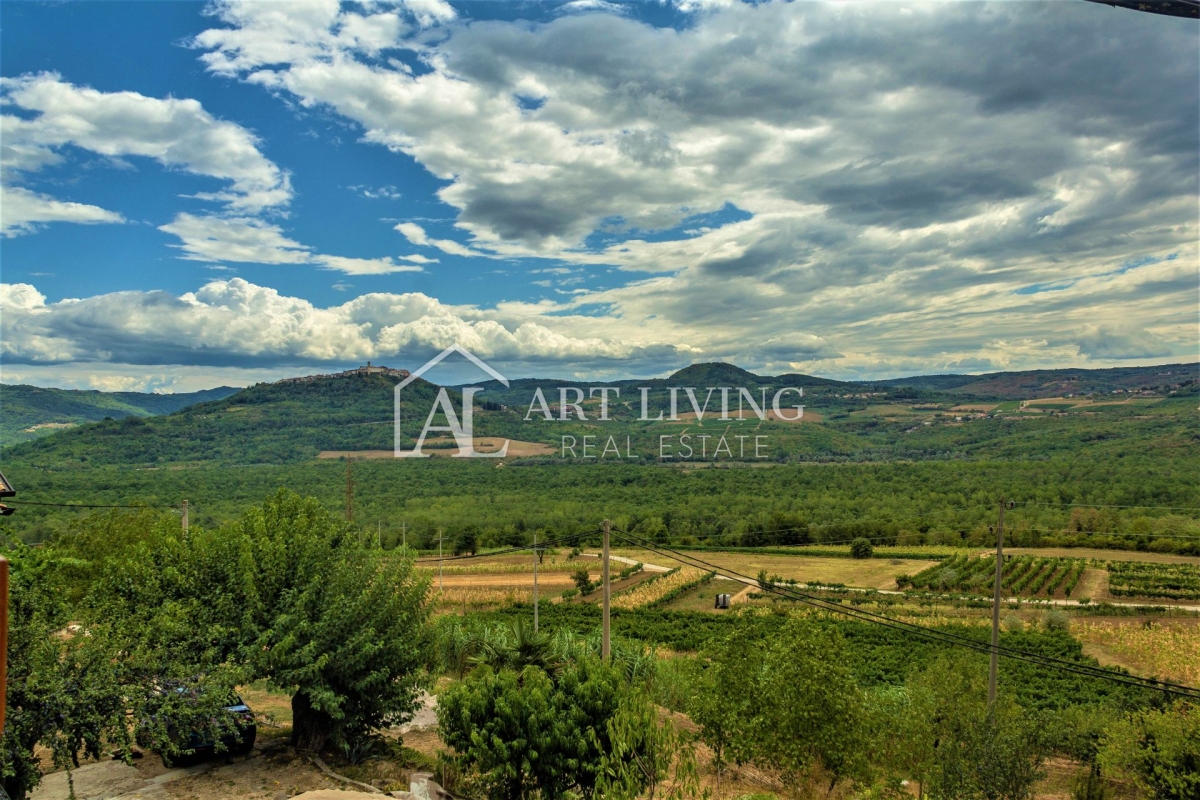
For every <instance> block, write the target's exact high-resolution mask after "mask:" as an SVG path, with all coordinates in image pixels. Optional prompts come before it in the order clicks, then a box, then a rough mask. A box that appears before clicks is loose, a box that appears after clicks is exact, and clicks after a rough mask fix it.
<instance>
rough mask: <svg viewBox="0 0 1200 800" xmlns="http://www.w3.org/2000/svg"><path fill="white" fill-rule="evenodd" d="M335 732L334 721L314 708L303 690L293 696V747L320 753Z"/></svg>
mask: <svg viewBox="0 0 1200 800" xmlns="http://www.w3.org/2000/svg"><path fill="white" fill-rule="evenodd" d="M332 732H333V719H332V718H331V717H330V716H329V715H328V714H326V713H325V712H324V711H321V710H319V709H316V708H313V705H312V701H311V700H310V699H309V697H308V695H307V694H305V693H304V691H303V690H301V691H298V692H296V693H295V694H294V695H292V747H295V748H296V749H297V750H311V751H312V752H314V753H319V752H321V751H322V750H324V749H325V743H326V742H327V741H329V735H330V733H332Z"/></svg>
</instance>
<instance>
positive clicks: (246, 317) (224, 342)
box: [0, 278, 691, 368]
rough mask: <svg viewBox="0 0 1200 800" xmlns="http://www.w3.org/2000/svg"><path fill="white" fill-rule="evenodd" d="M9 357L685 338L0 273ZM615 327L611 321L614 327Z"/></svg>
mask: <svg viewBox="0 0 1200 800" xmlns="http://www.w3.org/2000/svg"><path fill="white" fill-rule="evenodd" d="M0 308H3V311H4V313H3V316H2V317H0V325H2V326H3V327H2V328H0V333H2V336H0V348H2V349H0V353H2V354H3V355H4V360H5V363H6V365H7V364H13V363H16V364H32V365H37V364H53V363H60V362H75V363H79V362H89V361H100V362H110V363H122V364H146V365H162V364H177V365H204V364H220V365H225V366H231V365H240V366H247V365H257V366H261V367H264V368H271V367H277V366H278V365H280V364H285V363H292V364H302V363H304V364H319V363H330V362H332V363H342V362H362V361H365V360H368V359H371V360H375V361H379V360H381V359H386V358H391V359H393V360H396V359H400V360H401V361H402V362H403V363H408V364H416V363H419V361H418V359H421V358H425V357H428V355H429V354H431V353H434V352H437V351H440V350H442V349H444V348H445V347H448V346H449V345H451V344H454V343H458V344H460V345H462V346H464V347H466V348H467V349H469V350H471V351H472V352H474V353H476V354H477V355H479V356H480V357H483V358H493V359H498V360H500V361H505V362H534V363H548V362H555V363H561V362H569V363H574V364H582V365H586V364H598V363H604V362H621V361H625V360H629V359H633V360H637V359H641V358H648V359H651V360H653V359H665V360H669V361H672V362H677V361H678V360H679V359H681V358H683V357H685V355H686V354H689V353H690V352H691V350H690V349H689V348H688V347H686V346H676V345H672V344H670V343H662V342H654V341H650V340H645V339H640V338H638V339H634V338H614V337H612V336H611V335H609V336H600V335H596V336H587V335H578V334H577V333H575V332H574V331H575V326H573V325H572V317H571V316H570V315H565V316H562V317H551V316H549V315H547V316H544V317H541V318H539V319H532V318H530V317H529V315H528V314H527V313H526V314H524V315H523V314H522V313H521V312H520V311H516V310H514V311H512V312H511V313H508V314H504V313H501V312H497V311H486V310H481V309H478V308H475V307H469V306H461V307H459V306H448V305H445V304H443V303H441V302H439V301H438V300H436V299H434V298H431V297H428V296H426V295H424V294H421V293H415V292H414V293H406V294H383V293H377V294H365V295H361V296H359V297H356V298H354V299H352V300H349V301H348V302H346V303H343V304H341V305H335V306H330V307H328V308H321V307H318V306H315V305H313V304H312V303H310V302H308V301H307V300H303V299H301V298H296V297H288V296H286V295H283V294H281V293H280V292H278V291H277V290H275V289H271V288H268V287H264V286H257V285H255V284H252V283H249V282H247V281H245V280H243V279H241V278H234V279H231V280H227V281H220V280H219V281H213V282H211V283H208V284H206V285H204V286H203V287H201V288H200V289H199V290H197V291H195V292H188V293H186V294H183V295H180V296H173V295H170V294H167V293H165V292H115V293H112V294H106V295H99V296H95V297H90V298H86V299H82V300H63V301H60V302H53V303H47V302H46V298H45V297H44V295H42V294H41V293H40V292H39V291H38V290H37V289H36V288H34V287H33V286H31V285H28V284H10V285H0ZM609 333H610V334H611V333H612V331H610V332H609Z"/></svg>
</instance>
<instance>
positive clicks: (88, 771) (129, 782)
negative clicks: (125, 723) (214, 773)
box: [30, 761, 219, 800]
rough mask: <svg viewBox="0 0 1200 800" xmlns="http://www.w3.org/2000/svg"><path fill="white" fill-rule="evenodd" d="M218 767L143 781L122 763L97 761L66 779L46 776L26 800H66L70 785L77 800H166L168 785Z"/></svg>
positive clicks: (59, 774)
mask: <svg viewBox="0 0 1200 800" xmlns="http://www.w3.org/2000/svg"><path fill="white" fill-rule="evenodd" d="M218 766H219V764H218V763H216V762H214V763H211V764H200V765H198V766H194V767H186V768H183V769H172V770H168V771H166V772H164V773H162V774H161V775H156V776H155V777H153V778H149V779H147V778H145V777H144V776H143V775H142V773H140V772H138V770H137V768H136V767H131V766H130V765H128V764H126V763H125V762H123V761H98V762H96V763H95V764H84V765H83V766H82V767H80V768H79V769H76V770H72V771H71V775H70V778H68V776H67V773H66V772H54V773H51V774H50V775H47V776H46V777H44V778H42V782H41V784H40V785H39V786H38V787H37V788H36V789H34V790H33V793H32V794H31V795H30V800H67V798H69V797H70V793H71V790H70V782H73V783H74V785H75V797H76V798H77V800H110V798H120V800H167V797H168V795H167V790H166V788H167V784H168V783H170V782H171V781H175V780H179V779H180V778H186V777H190V776H192V775H198V774H199V773H202V772H207V771H209V770H211V769H214V768H216V767H218Z"/></svg>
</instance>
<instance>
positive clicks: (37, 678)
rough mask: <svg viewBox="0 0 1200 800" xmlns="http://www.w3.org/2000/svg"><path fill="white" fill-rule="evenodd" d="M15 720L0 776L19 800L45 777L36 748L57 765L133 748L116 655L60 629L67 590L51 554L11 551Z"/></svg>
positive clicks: (9, 724)
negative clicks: (108, 744)
mask: <svg viewBox="0 0 1200 800" xmlns="http://www.w3.org/2000/svg"><path fill="white" fill-rule="evenodd" d="M7 556H8V558H9V559H10V562H11V564H10V584H9V619H8V621H9V639H8V653H7V658H8V665H9V666H8V685H7V687H5V688H6V690H7V693H8V717H7V720H6V724H5V728H4V733H3V737H2V738H0V777H2V779H3V786H4V790H5V791H6V792H7V793H8V796H9V797H12V798H14V799H15V800H20V798H24V797H25V794H26V792H28V791H29V790H31V789H33V788H34V787H35V786H37V784H38V782H39V781H40V780H41V772H40V770H39V762H38V759H37V757H35V756H34V749H35V748H36V747H37V746H38V745H39V744H42V745H45V746H47V747H49V748H50V749H51V752H52V754H53V759H54V763H55V766H57V767H59V768H63V767H70V766H71V765H72V764H73V763H77V759H78V755H77V754H78V753H79V752H80V751H82V752H84V753H85V754H87V755H92V756H98V755H99V753H100V746H101V744H102V742H104V741H106V740H111V741H113V742H118V743H119V742H124V743H126V744H128V733H127V729H126V727H125V724H124V722H125V719H124V717H125V715H124V711H125V704H124V702H123V697H122V689H123V685H122V684H123V682H122V681H121V680H119V679H117V676H116V674H115V673H117V672H118V671H119V670H120V665H119V664H117V663H114V659H113V656H114V653H112V652H105V650H106V648H105V647H104V645H105V644H106V643H103V642H101V641H100V640H99V639H98V638H96V637H93V636H64V635H59V634H57V633H56V632H57V631H60V630H62V629H63V628H64V627H65V625H66V622H67V615H66V608H65V606H64V605H63V603H62V594H61V586H60V585H58V581H56V580H55V576H54V564H53V562H52V560H51V558H50V557H48V555H47V554H46V553H45V552H41V551H33V550H28V549H26V548H18V549H16V550H9V552H8V553H7Z"/></svg>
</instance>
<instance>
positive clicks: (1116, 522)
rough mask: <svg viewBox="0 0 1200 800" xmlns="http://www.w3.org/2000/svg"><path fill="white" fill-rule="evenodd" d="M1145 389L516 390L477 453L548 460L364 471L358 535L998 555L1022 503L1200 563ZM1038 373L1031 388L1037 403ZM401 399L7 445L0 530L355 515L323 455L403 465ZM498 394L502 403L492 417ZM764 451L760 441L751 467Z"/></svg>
mask: <svg viewBox="0 0 1200 800" xmlns="http://www.w3.org/2000/svg"><path fill="white" fill-rule="evenodd" d="M1153 369H1157V370H1158V373H1156V374H1159V377H1160V378H1161V380H1170V381H1174V383H1172V384H1170V386H1166V387H1164V386H1159V390H1160V393H1158V394H1154V393H1152V392H1146V393H1141V392H1139V393H1138V394H1137V395H1136V396H1132V397H1127V396H1124V395H1120V396H1118V397H1117V398H1116V399H1110V398H1108V397H1106V396H1095V397H1091V398H1083V397H1079V398H1071V399H1070V400H1062V401H1061V402H1060V401H1057V400H1056V401H1049V402H1045V403H1042V404H1041V405H1039V404H1038V402H1037V401H1030V402H1028V403H1027V402H1026V401H998V400H996V399H995V398H993V400H991V401H988V402H983V401H979V400H975V401H972V403H973V404H968V405H966V406H961V405H958V404H959V403H960V402H961V398H955V399H950V400H948V399H946V398H945V392H947V391H958V390H959V389H961V386H959V385H955V386H952V387H950V389H938V388H936V385H937V383H938V381H943V382H950V381H949V378H950V377H954V376H935V377H934V378H931V379H930V381H932V384H930V385H929V386H926V387H924V388H922V387H918V388H912V387H909V386H907V385H905V386H899V387H896V386H891V387H886V386H876V387H868V388H874V389H876V390H877V391H872V392H864V391H863V389H864V387H862V386H859V385H852V384H844V383H839V382H836V381H825V380H823V379H819V378H811V377H809V376H781V377H778V378H762V377H760V376H754V375H751V374H750V373H745V372H744V371H741V370H738V369H737V368H736V367H733V366H732V365H724V364H722V365H712V364H709V365H696V366H693V367H689V368H687V370H684V371H682V372H681V373H679V374H677V375H676V376H673V377H672V378H671V379H668V380H667V381H663V380H657V381H650V382H628V383H629V384H630V386H634V385H636V384H638V383H642V384H645V385H647V386H649V387H650V389H651V391H650V393H649V396H648V400H649V403H650V404H651V408H653V409H657V410H662V409H664V408H668V407H669V397H668V393H667V389H666V387H667V385H668V383H670V384H671V385H674V384H675V383H679V384H682V385H696V386H699V387H704V386H727V385H731V384H734V385H736V383H737V382H738V381H745V382H753V381H756V380H757V381H760V382H761V383H763V384H766V385H767V388H768V390H769V389H770V388H771V387H776V386H784V385H792V386H800V385H803V386H804V388H805V398H804V402H805V404H806V406H807V407H806V417H805V418H804V419H803V420H802V421H800V422H784V421H776V420H772V419H766V420H760V419H758V418H757V417H756V416H755V415H754V414H747V415H746V416H747V417H748V418H747V419H745V420H740V421H739V420H728V421H722V420H719V419H713V418H711V415H710V417H709V418H706V419H704V420H702V421H700V422H697V421H696V420H695V419H694V418H693V419H690V420H689V419H680V420H678V421H671V420H670V419H669V418H668V419H664V420H661V421H657V420H656V421H641V420H640V419H638V417H639V416H640V415H641V414H640V407H639V406H640V397H639V394H638V392H637V391H636V388H634V389H631V388H629V386H626V388H625V390H623V393H622V396H621V397H620V398H619V399H618V398H615V397H614V398H613V401H612V404H611V406H610V408H609V416H610V417H611V420H609V421H603V422H602V421H599V420H597V419H595V418H596V416H597V415H598V408H597V404H598V403H599V401H598V400H596V399H588V400H585V401H584V403H583V405H584V408H585V409H586V412H587V413H588V414H589V419H588V420H578V419H575V420H570V421H560V420H557V419H555V420H554V421H547V420H545V419H544V418H543V416H542V415H539V414H532V415H531V414H529V412H528V405H529V397H530V395H531V394H532V393H533V391H534V390H535V389H536V388H538V387H541V388H543V389H544V394H545V396H546V398H547V400H548V401H549V402H551V403H553V402H555V400H556V399H557V397H558V395H557V386H559V385H560V384H557V383H556V382H553V381H514V382H512V385H511V386H510V387H509V388H508V389H507V390H505V391H503V392H501V391H499V390H496V391H494V392H493V390H495V389H497V387H487V388H485V390H484V392H482V393H480V395H479V396H478V397H477V398H476V400H477V407H476V409H475V418H476V419H475V423H476V425H475V433H476V435H477V436H484V437H497V438H500V437H505V438H511V439H513V440H517V441H534V442H541V443H544V444H545V453H546V454H544V455H540V456H526V457H517V458H509V459H506V460H505V461H504V462H502V463H501V462H496V461H492V460H490V459H486V460H474V459H462V460H460V459H447V458H430V459H422V460H420V461H416V462H414V461H412V460H408V459H403V460H394V459H390V458H386V459H381V460H369V461H361V460H360V461H355V462H354V463H353V473H354V474H353V481H354V488H353V492H352V498H353V503H352V505H353V515H354V520H355V522H356V523H357V524H359V525H361V526H365V527H370V528H373V529H375V530H376V532H377V533H378V534H379V536H380V538H381V539H382V540H383V541H384V542H385V543H388V544H395V543H396V542H399V541H400V540H401V539H406V538H407V539H408V540H409V541H410V543H412V544H417V545H418V546H428V545H429V543H430V542H431V541H432V539H433V537H435V536H436V535H437V531H438V530H443V531H444V532H445V533H447V534H449V535H455V536H458V535H466V536H470V537H473V538H474V539H475V540H477V541H478V542H479V543H480V544H481V545H483V546H494V545H503V544H513V543H520V542H524V541H526V540H527V538H528V537H530V536H532V533H533V531H540V532H543V533H544V534H545V535H555V534H560V533H576V532H580V531H583V530H591V529H594V528H595V526H596V525H597V524H598V522H599V520H600V519H602V518H604V517H610V518H612V519H614V520H615V521H617V523H618V524H619V525H620V527H622V528H623V529H625V530H629V531H634V532H636V533H638V534H640V535H646V536H649V537H652V538H655V539H657V540H659V541H671V542H674V543H676V544H685V545H692V546H714V545H719V546H763V545H778V544H800V543H806V542H814V543H823V542H843V541H847V540H849V539H850V538H854V537H860V536H861V537H866V538H869V539H871V540H872V541H874V542H876V543H880V544H892V543H900V544H906V545H914V544H962V543H967V544H983V543H986V542H988V541H990V540H991V536H992V535H991V534H990V533H989V526H990V525H992V524H994V521H995V512H996V503H997V502H998V500H999V498H1001V497H1005V498H1008V499H1012V500H1015V501H1017V502H1018V503H1019V504H1020V505H1019V507H1018V509H1017V510H1016V511H1014V512H1013V513H1012V514H1011V515H1010V518H1009V520H1008V523H1007V528H1008V531H1009V534H1008V535H1009V537H1010V541H1011V542H1013V543H1014V544H1017V545H1078V546H1083V545H1086V546H1097V547H1103V546H1111V547H1123V548H1131V549H1132V548H1139V549H1152V550H1161V551H1170V552H1196V550H1197V546H1198V544H1200V523H1198V522H1197V519H1196V518H1197V512H1196V511H1195V509H1196V508H1197V507H1200V481H1197V479H1196V476H1197V475H1200V455H1198V453H1200V449H1198V448H1197V446H1196V445H1197V443H1200V427H1198V426H1197V425H1196V404H1197V397H1198V396H1200V395H1198V394H1197V386H1196V384H1195V383H1194V382H1189V381H1190V379H1183V373H1181V372H1180V371H1178V370H1174V371H1173V370H1169V369H1166V368H1153ZM1104 372H1110V371H1104ZM1111 372H1114V373H1120V374H1117V375H1116V376H1115V377H1114V378H1113V380H1114V381H1116V382H1120V381H1126V382H1128V381H1132V380H1134V379H1135V378H1137V379H1138V380H1141V381H1142V382H1143V383H1146V382H1147V381H1148V380H1149V378H1148V375H1147V373H1146V371H1145V368H1143V371H1142V373H1140V374H1130V375H1127V374H1125V371H1119V370H1118V371H1111ZM1023 375H1025V376H1026V377H1024V378H1021V380H1024V381H1026V382H1029V381H1030V378H1029V377H1028V374H1023ZM957 377H959V378H961V377H962V376H957ZM984 377H987V378H988V379H989V380H990V381H993V382H994V381H995V380H999V378H996V377H995V376H984ZM1044 377H1045V376H1038V377H1037V380H1038V381H1042V384H1045V383H1046V381H1045V380H1043V378H1044ZM1062 377H1063V376H1061V375H1057V374H1056V375H1055V376H1054V378H1053V379H1054V380H1055V381H1060V380H1061V379H1062ZM1068 377H1070V376H1068ZM1085 377H1087V376H1085ZM1150 377H1153V376H1150ZM1181 379H1182V380H1181ZM1012 380H1017V378H1013V379H1012ZM1088 380H1091V381H1093V382H1094V381H1096V380H1097V379H1096V378H1095V377H1094V376H1092V377H1089V378H1088ZM395 382H396V379H394V378H391V377H385V376H381V375H374V376H370V377H366V378H364V377H354V378H327V379H320V380H314V381H310V382H281V383H274V384H260V385H257V386H254V387H251V388H249V389H245V390H242V391H240V392H237V393H236V394H233V395H231V396H229V397H225V398H221V399H218V400H215V401H209V402H203V403H199V404H196V405H193V406H191V407H189V408H186V409H182V410H178V411H175V412H174V413H170V414H165V415H161V416H150V417H144V418H143V417H138V416H127V417H125V418H123V419H105V420H101V421H99V422H95V423H90V424H86V425H81V426H79V427H77V428H73V429H69V430H63V431H60V432H58V433H54V434H52V435H50V436H46V437H43V438H41V439H38V440H37V441H32V442H24V443H17V444H15V445H11V446H8V447H5V448H4V449H3V450H2V451H0V456H2V462H0V463H2V465H3V469H4V472H5V474H6V475H7V476H8V478H9V479H10V480H11V481H12V482H13V483H14V484H15V485H16V486H17V487H18V488H19V490H20V492H19V495H18V497H17V498H16V499H15V501H14V502H13V505H14V506H15V507H17V508H18V509H19V512H20V513H18V514H16V515H14V516H11V517H6V518H3V519H2V520H0V532H3V533H4V534H5V535H8V536H11V537H14V538H18V539H22V540H25V541H29V542H36V541H43V540H45V539H47V538H48V537H50V536H52V535H53V534H54V533H55V532H60V531H61V532H66V531H69V530H70V529H71V527H72V525H73V523H74V521H75V520H77V519H78V518H79V517H80V516H81V515H86V514H88V513H93V512H103V510H104V509H103V508H86V507H85V508H71V507H69V506H71V505H82V506H105V505H139V504H141V505H148V506H155V507H160V508H162V507H171V506H178V505H179V504H180V503H181V501H182V500H184V499H187V500H188V501H189V502H190V504H191V519H192V522H193V524H200V525H215V524H218V523H220V522H223V521H226V520H229V519H232V518H233V517H235V516H236V515H237V514H238V513H240V511H241V510H243V509H244V508H246V507H247V506H249V505H250V504H252V503H254V502H257V501H259V500H261V498H262V497H263V496H265V495H266V494H267V493H269V492H270V491H272V490H274V489H276V488H278V487H289V488H293V489H296V490H299V491H303V492H305V493H306V494H312V495H314V496H316V497H317V498H319V499H320V501H321V502H322V503H324V504H325V505H326V506H327V507H328V508H330V509H336V510H338V511H339V512H344V511H345V510H346V509H345V507H346V502H347V495H346V483H347V471H348V466H347V464H346V463H345V462H344V461H343V460H340V459H338V458H331V459H318V458H317V456H318V454H319V453H321V452H322V451H359V450H391V448H392V443H393V425H392V411H393V387H394V385H395ZM951 383H952V382H951ZM968 385H972V384H968ZM497 386H498V385H497ZM501 388H502V387H501ZM1056 388H1061V386H1057V385H1056ZM1109 391H1110V392H1111V391H1116V390H1109ZM436 393H437V387H435V386H434V385H433V384H430V383H427V382H425V381H423V380H418V381H416V382H414V383H412V384H411V385H409V386H407V387H405V389H404V390H403V392H402V396H401V400H402V402H401V419H402V422H403V424H404V426H405V428H404V430H405V433H406V436H405V437H404V440H403V442H402V446H404V447H406V448H408V447H412V445H413V438H414V437H415V435H416V434H417V433H418V431H419V429H420V426H421V424H422V423H423V421H424V420H425V419H426V416H427V414H428V409H429V408H430V407H431V405H432V403H433V400H434V397H435V395H436ZM489 393H492V399H488V400H485V399H484V398H485V397H487V396H488V394H489ZM450 396H451V397H452V398H456V397H458V393H457V392H451V393H450ZM701 397H703V394H702V393H701ZM522 398H523V399H522ZM796 399H797V398H795V397H794V396H793V397H792V398H790V400H791V403H795V400H796ZM518 400H520V402H519V403H518V402H517V401H518ZM680 402H682V401H680ZM683 407H684V408H686V405H685V406H683ZM457 411H458V412H459V413H460V414H461V408H459V409H457ZM681 413H682V409H681ZM654 415H655V414H654V413H653V412H652V414H651V416H654ZM527 416H528V417H530V419H529V420H526V419H525V418H526V417H527ZM664 416H667V417H669V414H667V415H664ZM564 436H568V437H574V438H575V439H576V440H582V438H583V437H584V436H592V437H598V438H599V439H600V442H603V440H604V438H605V437H612V438H613V439H614V440H617V441H618V442H619V452H618V453H616V454H612V453H610V454H608V455H607V456H605V457H597V458H592V459H587V458H581V457H578V456H579V455H580V452H579V450H576V451H575V456H576V457H572V456H571V454H569V453H567V452H566V451H565V450H564V448H563V447H562V446H561V439H562V437H564ZM664 436H666V437H668V438H671V439H672V440H673V441H674V442H675V443H676V448H675V450H674V451H673V456H674V457H672V458H669V459H663V458H660V455H661V451H660V450H659V442H660V440H661V437H664ZM683 436H690V437H692V438H691V443H692V446H693V452H694V457H693V458H691V459H683V458H680V457H679V455H680V452H681V451H680V449H679V448H678V446H677V445H678V443H679V442H680V441H681V437H683ZM720 436H725V437H726V438H727V439H728V440H729V441H730V442H734V444H733V445H732V447H734V448H736V447H737V444H736V439H737V437H739V436H740V437H744V438H745V439H747V440H749V441H750V442H751V444H750V448H751V450H748V451H747V452H746V453H745V454H744V455H742V456H741V457H739V456H738V454H737V452H736V450H735V451H734V454H733V455H732V456H726V455H719V456H718V457H716V458H713V457H712V456H711V454H710V455H709V456H708V457H707V458H703V457H701V456H700V447H701V442H702V441H704V440H703V439H702V437H708V440H707V442H706V443H705V445H704V446H706V447H710V448H713V447H715V446H716V444H715V443H716V441H718V438H719V437H720ZM755 437H762V441H763V442H765V447H762V448H761V449H760V450H759V451H758V453H755V452H754V451H753V448H754V446H755V445H754V438H755ZM593 441H596V439H595V438H593ZM597 444H599V443H597ZM448 445H449V442H446V441H443V442H440V443H435V444H434V445H433V448H434V450H433V451H434V452H438V449H437V448H441V450H440V452H442V453H446V452H447V450H446V448H447V446H448ZM428 446H429V443H427V447H428ZM592 453H593V454H599V453H600V447H599V446H594V449H593V451H592ZM755 456H759V457H755ZM410 537H411V538H410Z"/></svg>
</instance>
